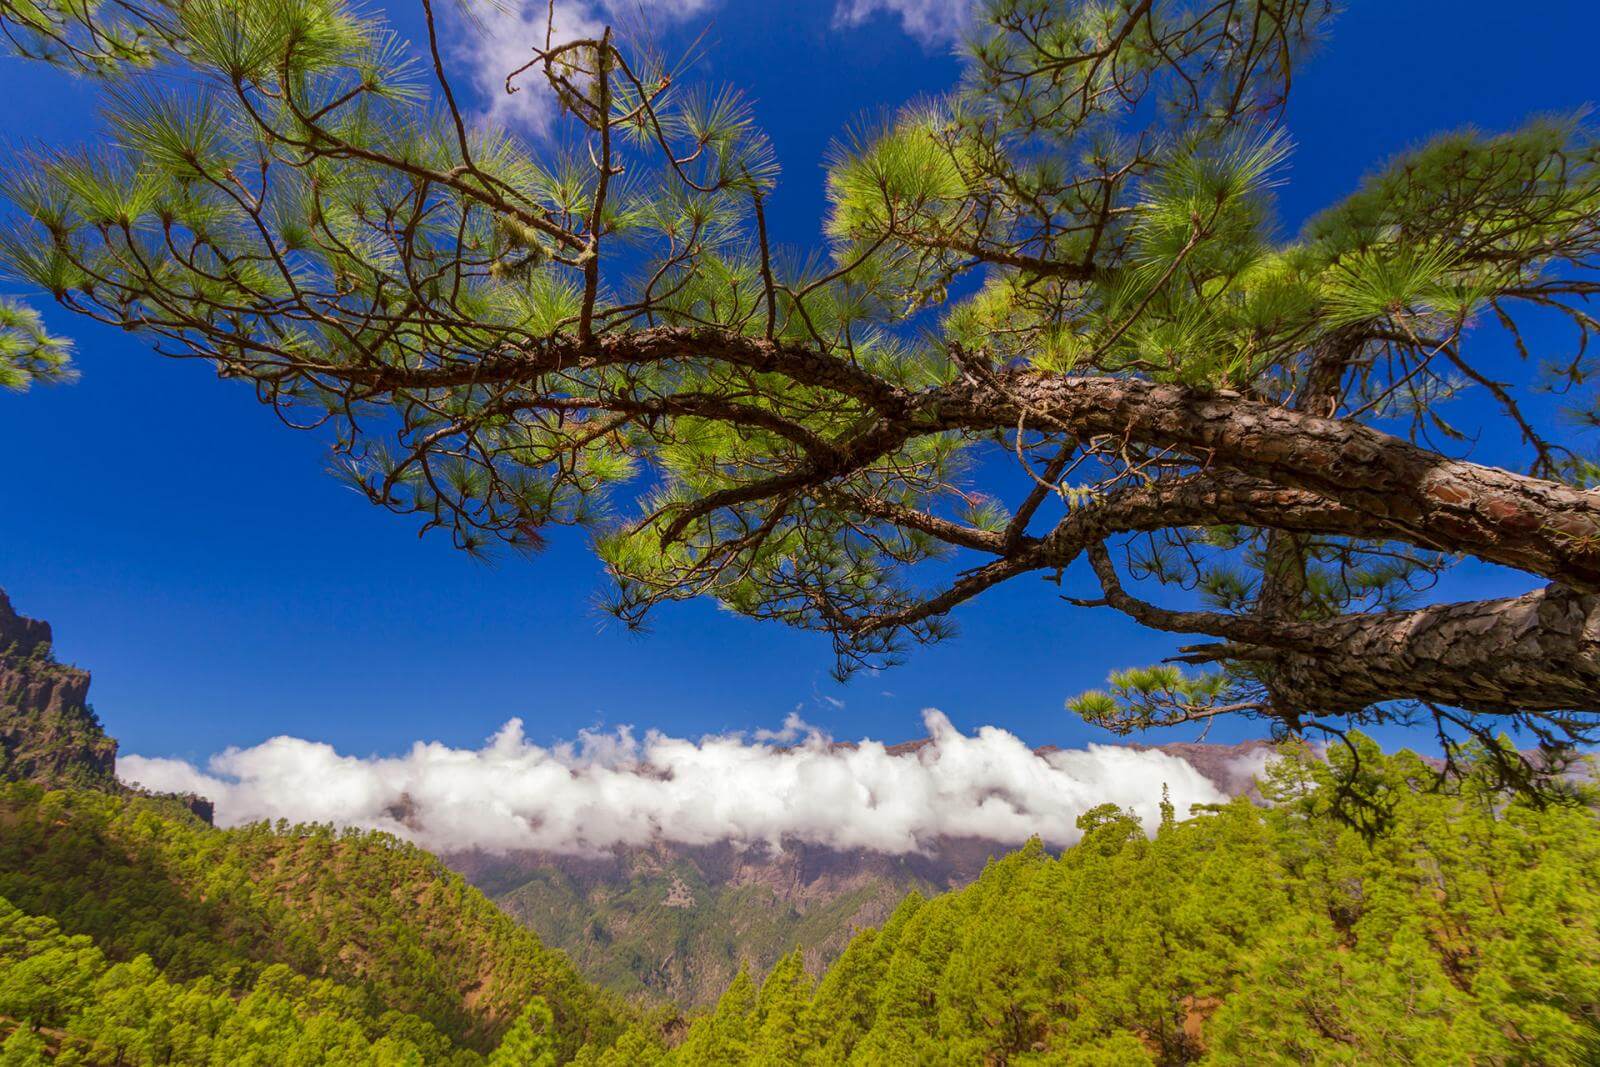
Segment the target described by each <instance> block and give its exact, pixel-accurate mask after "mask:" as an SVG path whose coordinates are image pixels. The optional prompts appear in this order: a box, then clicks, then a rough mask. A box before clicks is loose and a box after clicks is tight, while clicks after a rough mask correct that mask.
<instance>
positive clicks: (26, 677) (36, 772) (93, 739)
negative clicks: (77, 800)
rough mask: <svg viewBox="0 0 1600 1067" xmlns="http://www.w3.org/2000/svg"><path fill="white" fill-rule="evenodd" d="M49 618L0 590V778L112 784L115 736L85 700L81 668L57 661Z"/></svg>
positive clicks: (86, 693)
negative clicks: (28, 613)
mask: <svg viewBox="0 0 1600 1067" xmlns="http://www.w3.org/2000/svg"><path fill="white" fill-rule="evenodd" d="M50 639H51V633H50V624H49V623H47V622H44V621H43V620H40V619H29V618H25V617H24V616H22V615H19V614H17V612H16V610H15V609H13V608H12V606H11V600H10V598H8V597H7V596H6V594H5V593H4V592H3V591H0V778H9V779H16V780H21V781H27V782H37V783H39V784H41V785H48V786H53V787H63V786H76V787H80V788H108V787H116V786H117V777H116V766H117V743H116V741H114V740H112V739H111V738H109V737H107V736H106V733H105V730H103V729H102V728H101V726H100V720H99V719H98V718H97V717H96V716H95V713H94V711H93V710H92V709H91V708H90V707H89V704H88V696H89V672H87V671H82V670H79V669H78V668H76V667H70V666H68V665H67V664H64V663H58V662H57V661H56V658H55V655H54V654H53V653H52V651H51V647H50Z"/></svg>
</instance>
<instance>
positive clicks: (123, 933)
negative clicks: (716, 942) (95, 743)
mask: <svg viewBox="0 0 1600 1067" xmlns="http://www.w3.org/2000/svg"><path fill="white" fill-rule="evenodd" d="M0 825H3V826H4V833H3V834H0V897H5V898H6V899H7V900H8V901H9V902H10V905H12V906H14V907H15V908H17V909H20V912H21V913H25V914H26V915H29V916H34V917H37V918H38V919H39V920H40V921H45V922H48V923H49V924H50V925H51V927H52V929H54V928H57V927H58V928H59V930H60V931H61V932H62V934H63V936H65V937H68V938H69V939H70V938H72V937H77V938H78V939H79V940H78V941H74V942H72V945H73V947H72V948H71V949H70V953H74V954H76V955H75V956H73V957H72V958H71V959H69V958H68V957H66V956H62V955H60V954H59V953H58V954H55V955H51V956H48V957H47V958H45V959H44V961H43V962H40V961H38V960H34V961H33V962H29V960H32V959H33V957H34V956H35V955H36V954H34V953H28V954H26V957H27V958H26V959H25V958H24V957H23V956H18V957H16V958H12V957H11V956H7V957H6V959H7V961H8V962H7V964H6V967H7V969H8V976H7V977H0V988H8V989H9V988H11V987H12V986H15V985H16V984H17V983H19V982H20V983H21V984H22V985H23V986H27V987H31V988H35V989H43V990H44V991H45V992H44V993H42V994H40V995H43V996H46V1002H45V1003H41V1004H40V1005H37V1006H32V1007H30V1006H27V1005H19V1004H17V1003H14V1002H8V1003H12V1006H11V1007H10V1008H5V1009H0V1015H4V1016H6V1017H9V1018H11V1019H13V1020H17V1019H24V1018H25V1019H29V1020H31V1021H32V1022H33V1023H35V1024H36V1025H39V1026H67V1028H68V1029H69V1030H71V1028H72V1026H76V1025H78V1024H77V1023H74V1022H73V1020H75V1019H78V1018H79V1017H80V1016H81V1015H82V1014H83V1013H84V1012H85V1011H87V1010H89V1008H90V1007H92V1006H93V1005H94V1004H101V1003H102V1000H103V998H101V997H100V996H98V995H95V996H87V995H85V997H84V998H82V999H81V1000H79V999H74V998H75V996H76V994H74V993H73V992H72V991H73V990H74V989H77V990H87V989H90V988H91V987H94V983H96V982H99V981H101V980H102V978H103V977H104V976H103V974H102V973H101V972H102V971H104V972H106V973H111V972H110V971H108V970H107V968H108V967H112V966H113V965H114V966H117V967H121V966H124V965H126V966H133V965H135V964H137V965H138V966H139V967H142V968H145V969H147V971H148V973H149V974H150V975H154V976H157V977H159V978H160V981H161V982H164V983H167V985H168V986H170V987H171V989H172V990H175V991H176V992H173V994H172V995H173V996H178V995H179V994H180V993H183V991H185V990H199V991H200V992H199V993H196V994H195V995H196V996H200V995H202V994H203V996H204V997H211V998H216V997H222V998H224V999H230V998H231V999H238V998H241V997H242V998H244V999H243V1000H241V1001H240V1003H248V1002H250V998H251V997H253V996H255V995H256V994H257V993H259V992H260V991H261V990H263V988H266V989H268V990H269V991H270V990H276V989H278V987H279V986H282V985H283V983H285V982H287V983H290V984H291V985H293V983H297V982H302V981H309V980H313V979H316V980H326V981H328V982H332V983H336V984H337V986H338V989H339V990H341V991H342V992H339V994H338V995H339V996H340V997H342V998H344V1001H341V1003H344V1002H345V1001H348V1003H349V1005H353V1007H351V1008H350V1011H345V1015H346V1016H349V1017H350V1018H355V1015H352V1014H351V1012H355V1014H356V1015H360V1014H362V1013H365V1015H366V1016H370V1017H371V1019H372V1020H377V1021H379V1022H381V1021H382V1020H383V1019H385V1018H389V1017H390V1016H391V1015H393V1014H394V1013H396V1012H398V1013H400V1014H402V1015H404V1016H405V1018H406V1019H413V1020H415V1025H416V1026H418V1027H421V1028H422V1029H421V1030H420V1031H419V1033H423V1034H427V1033H432V1034H437V1035H439V1040H442V1041H444V1042H445V1043H446V1045H447V1046H448V1047H459V1048H463V1049H476V1050H480V1051H488V1050H489V1049H492V1048H493V1047H494V1045H495V1044H496V1042H497V1040H498V1039H499V1037H500V1036H501V1034H502V1033H503V1032H504V1031H505V1030H506V1029H507V1028H508V1027H511V1026H512V1024H513V1023H518V1024H519V1025H520V1022H519V1017H522V1020H521V1021H523V1022H525V1021H526V1017H525V1012H526V1011H527V1010H528V1004H529V1003H530V1001H531V1000H532V999H533V998H534V997H540V998H543V1001H542V1002H543V1003H544V1004H545V1005H547V1006H546V1008H545V1009H544V1010H545V1011H546V1013H547V1014H548V1015H549V1016H550V1019H551V1020H552V1022H551V1023H550V1024H548V1025H546V1026H544V1027H543V1028H542V1030H541V1033H543V1034H544V1036H545V1039H546V1040H548V1041H549V1042H550V1043H551V1044H552V1047H553V1048H554V1049H555V1050H556V1051H557V1053H558V1054H559V1055H560V1056H561V1057H562V1059H570V1058H571V1056H572V1054H573V1053H574V1052H575V1051H576V1049H577V1048H578V1046H580V1045H581V1044H583V1043H584V1042H585V1041H590V1042H593V1043H596V1044H598V1045H601V1046H604V1045H606V1044H608V1043H609V1039H610V1037H611V1036H613V1035H614V1034H615V1032H616V1030H617V1029H618V1028H619V1016H618V1013H617V1009H616V1007H615V1005H614V1003H613V1002H612V1001H611V1000H610V999H609V998H608V997H606V996H605V995H603V994H601V993H599V992H598V991H597V990H595V989H593V988H592V987H591V986H589V985H588V984H587V983H585V982H584V981H583V980H582V979H581V978H580V977H579V976H578V973H577V972H576V971H575V970H574V969H573V967H572V965H571V964H570V963H568V962H567V960H566V959H565V958H564V957H563V956H561V955H560V954H559V953H555V952H552V951H550V950H548V949H546V948H545V947H544V946H543V945H541V944H540V943H539V941H538V939H537V938H536V937H534V935H532V934H531V933H529V932H528V931H526V930H524V929H522V928H521V927H519V926H517V925H516V924H515V923H514V922H512V921H511V920H510V919H509V918H508V917H506V916H505V915H504V914H503V913H501V912H500V911H499V910H498V909H497V908H495V906H494V905H493V904H491V903H490V902H489V901H488V900H487V899H486V898H485V897H484V896H483V895H482V894H480V893H479V892H478V891H477V890H475V889H473V888H471V887H470V886H468V885H467V884H466V883H465V882H464V881H463V880H462V879H461V878H460V877H459V876H458V875H456V874H454V873H452V872H450V871H448V870H447V869H445V867H444V866H443V865H442V864H440V863H439V861H438V860H436V859H434V858H433V857H432V856H430V855H428V854H427V853H425V852H423V851H422V850H420V849H418V848H416V847H414V846H412V845H409V844H407V843H405V842H402V841H400V840H398V839H396V838H394V837H392V836H390V835H386V834H378V833H359V832H355V831H343V832H337V831H334V830H332V829H331V828H329V827H326V826H295V827H290V826H287V825H284V824H281V823H280V824H279V825H278V826H276V827H274V826H268V825H265V824H260V825H255V826H251V827H246V828H243V829H238V830H226V831H224V830H216V829H213V828H211V827H208V826H206V825H204V824H203V823H201V822H200V821H199V820H197V819H195V818H193V817H192V816H191V815H189V813H188V812H186V811H184V810H183V809H182V808H181V807H180V806H178V805H177V804H176V803H173V802H161V801H157V800H151V799H148V798H141V797H122V796H110V795H105V794H100V793H91V792H80V791H52V792H46V791H44V790H43V789H41V788H39V787H37V786H31V785H24V784H10V785H4V786H0ZM78 957H82V958H81V959H80V958H78ZM96 960H98V961H99V962H98V963H96V962H94V961H96ZM140 960H143V961H144V962H143V963H138V961H140ZM19 967H21V968H24V970H23V971H21V972H18V971H17V970H16V968H19ZM54 967H59V968H65V970H63V971H62V974H66V973H68V972H70V973H72V974H78V975H82V976H86V977H82V980H81V981H79V980H77V979H74V980H72V981H67V980H65V979H64V978H62V979H60V980H57V979H55V978H50V979H44V978H39V977H38V976H35V977H31V978H30V977H26V975H27V974H28V973H30V972H29V971H28V970H27V969H28V968H32V969H38V968H54ZM115 973H116V974H117V975H119V976H121V977H120V978H118V979H117V980H119V981H120V980H124V979H126V976H127V974H128V973H130V972H127V971H125V970H122V971H116V972H115ZM139 973H141V974H142V973H146V971H140V972H139ZM19 974H22V975H23V977H18V975H19ZM274 976H276V977H274ZM153 981H155V979H154V978H152V982H153ZM264 982H265V983H269V984H268V985H267V986H266V987H263V983H264ZM196 983H199V984H198V985H197V984H196ZM272 983H276V985H274V984H272ZM163 988H166V986H163ZM285 988H288V987H285ZM299 988H300V987H299V986H294V989H297V990H298V989H299ZM307 988H309V987H307ZM163 995H165V994H163ZM183 995H187V993H183ZM262 995H263V996H266V995H267V994H262ZM270 995H271V996H272V997H280V999H281V998H282V997H289V999H290V1000H293V999H294V998H295V997H299V996H300V995H301V994H300V993H298V992H295V993H293V994H292V996H291V994H289V993H280V992H272V993H271V994H270ZM306 995H310V994H306ZM330 995H331V994H330ZM276 1003H277V1002H276V1001H274V1002H273V1004H276ZM263 1010H265V1009H263ZM272 1010H273V1011H274V1012H279V1014H281V1015H282V1017H283V1019H284V1025H285V1026H288V1025H289V1022H288V1020H289V1018H290V1016H291V1015H293V1016H294V1017H295V1018H301V1016H299V1015H295V1014H294V1012H292V1011H289V1009H287V1008H283V1009H281V1010H280V1007H277V1006H274V1007H272ZM340 1010H341V1011H344V1009H340ZM343 1017H344V1016H341V1018H343ZM309 1018H310V1017H309V1016H306V1017H305V1019H302V1020H301V1021H302V1022H305V1021H306V1019H309ZM394 1021H395V1022H396V1025H399V1024H401V1023H404V1022H405V1020H404V1019H400V1018H399V1017H398V1016H395V1020H394ZM83 1025H89V1024H88V1023H83ZM306 1025H308V1026H309V1025H310V1023H309V1022H306ZM318 1025H319V1026H322V1025H328V1026H331V1025H332V1024H331V1023H319V1024H318ZM363 1025H365V1024H363ZM374 1025H376V1023H374ZM385 1025H386V1024H385ZM405 1025H406V1026H408V1027H410V1026H412V1025H413V1024H411V1023H406V1024H405ZM368 1029H369V1031H370V1030H371V1029H372V1028H371V1027H369V1028H368ZM380 1029H382V1028H380ZM73 1032H76V1031H73ZM97 1032H98V1031H97ZM376 1032H377V1031H373V1033H376ZM369 1036H371V1035H370V1034H369ZM380 1036H381V1035H380ZM341 1040H342V1039H341ZM408 1040H409V1039H408ZM413 1043H416V1042H415V1041H414V1042H413ZM423 1043H424V1044H426V1042H423ZM419 1047H420V1046H419ZM428 1059H429V1062H432V1058H431V1056H430V1057H429V1058H428ZM150 1062H164V1061H161V1060H159V1059H155V1060H151V1061H150ZM178 1062H190V1061H185V1060H180V1061H178ZM194 1062H208V1061H206V1060H204V1059H203V1058H202V1059H201V1060H199V1061H194ZM219 1062H228V1061H226V1060H224V1061H219ZM262 1062H269V1061H262ZM271 1062H286V1061H271ZM299 1062H321V1061H318V1060H316V1059H315V1058H313V1059H311V1060H305V1061H299ZM340 1062H343V1061H340ZM360 1062H367V1061H364V1060H363V1061H360ZM384 1062H388V1061H384ZM395 1062H403V1060H396V1061H395Z"/></svg>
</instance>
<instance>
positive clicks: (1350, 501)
mask: <svg viewBox="0 0 1600 1067" xmlns="http://www.w3.org/2000/svg"><path fill="white" fill-rule="evenodd" d="M933 418H934V419H935V421H936V422H937V424H938V425H940V426H943V427H947V428H951V429H955V428H964V429H1000V428H1006V427H1015V426H1016V425H1018V423H1019V422H1021V423H1024V424H1029V425H1032V426H1034V427H1036V428H1046V429H1056V430H1059V431H1061V432H1070V433H1076V434H1078V435H1079V436H1081V437H1085V438H1087V437H1093V436H1107V435H1109V436H1115V437H1118V438H1124V439H1126V440H1128V441H1130V442H1132V443H1134V444H1138V445H1142V446H1146V447H1153V448H1167V449H1174V450H1177V451H1180V452H1182V453H1184V454H1185V455H1187V456H1189V457H1190V458H1192V459H1193V460H1194V461H1195V462H1197V463H1200V464H1202V465H1204V466H1215V467H1217V468H1220V469H1225V470H1232V471H1237V472H1239V473H1242V474H1248V475H1251V476H1253V477H1258V478H1261V479H1264V480H1265V481H1268V482H1271V483H1273V484H1275V485H1279V486H1285V487H1292V488H1297V489H1306V490H1309V491H1311V492H1314V493H1317V494H1319V495H1321V496H1324V497H1326V498H1328V499H1329V500H1333V501H1336V502H1337V503H1339V504H1342V505H1344V506H1345V507H1347V508H1349V509H1351V510H1354V511H1357V512H1360V513H1362V514H1364V515H1367V516H1370V517H1371V518H1373V519H1376V520H1378V521H1379V522H1380V523H1381V524H1382V526H1383V527H1384V528H1385V529H1386V530H1388V531H1390V532H1391V536H1393V537H1394V539H1396V540H1401V541H1406V542H1408V543H1410V544H1413V545H1418V546H1420V547H1424V548H1432V549H1437V550H1439V551H1442V552H1450V553H1461V554H1467V555H1473V556H1477V557H1478V558H1480V559H1483V560H1486V561H1489V562H1491V563H1499V564H1503V565H1505V566H1509V567H1514V568H1516V569H1518V570H1522V571H1527V572H1529V573H1531V574H1537V575H1540V576H1541V577H1544V578H1547V579H1549V580H1551V581H1554V582H1560V583H1562V584H1565V585H1568V586H1570V587H1572V588H1574V589H1578V590H1581V591H1584V592H1597V591H1600V494H1596V493H1594V492H1588V491H1584V490H1580V489H1574V488H1572V487H1571V486H1567V485H1562V484H1560V483H1558V482H1551V481H1546V480H1544V479H1541V478H1531V477H1527V476H1525V475H1519V474H1514V473H1512V472H1510V471H1505V470H1501V469H1498V468H1494V467H1485V466H1480V465H1478V464H1476V463H1467V462H1464V461H1461V460H1453V459H1450V458H1448V457H1446V456H1442V455H1440V454H1438V453H1436V452H1430V451H1428V450H1426V449H1423V448H1418V447H1417V446H1416V445H1413V444H1411V443H1410V442H1409V441H1406V440H1403V439H1402V438H1399V437H1394V436H1392V435H1390V434H1386V433H1383V432H1382V431H1380V430H1374V429H1372V428H1371V427H1368V426H1364V425H1361V424H1360V423H1356V422H1351V421H1347V420H1342V419H1327V418H1320V417H1318V416H1314V415H1308V414H1305V413H1302V412H1296V411H1291V410H1288V409H1286V408H1282V407H1276V406H1273V405H1270V404H1265V403H1261V402H1260V401H1255V400H1251V399H1248V398H1246V397H1244V396H1242V395H1241V394H1239V393H1234V392H1227V391H1216V392H1204V391H1200V390H1196V389H1191V388H1187V387H1184V386H1180V385H1164V384H1152V383H1149V382H1144V381H1137V380H1132V379H1122V378H1101V377H1094V378H1071V377H1066V376H1062V375H1043V374H1036V373H1025V374H1014V375H1010V376H1007V377H1005V378H996V379H995V380H993V381H988V382H969V383H966V387H965V388H964V389H951V390H949V391H948V392H946V393H944V395H943V396H942V397H941V398H940V399H939V401H938V405H937V411H936V412H935V413H933Z"/></svg>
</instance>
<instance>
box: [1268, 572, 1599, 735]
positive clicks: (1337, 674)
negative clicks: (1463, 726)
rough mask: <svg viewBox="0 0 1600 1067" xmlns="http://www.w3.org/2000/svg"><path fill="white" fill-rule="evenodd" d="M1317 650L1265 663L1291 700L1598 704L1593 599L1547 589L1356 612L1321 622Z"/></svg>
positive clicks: (1587, 707) (1578, 707)
mask: <svg viewBox="0 0 1600 1067" xmlns="http://www.w3.org/2000/svg"><path fill="white" fill-rule="evenodd" d="M1317 629H1318V630H1320V631H1321V636H1320V643H1321V645H1322V647H1321V648H1320V649H1319V650H1318V651H1317V652H1314V653H1303V652H1283V653H1278V654H1275V655H1273V656H1271V658H1270V659H1269V660H1268V663H1269V664H1270V669H1271V672H1272V678H1273V683H1274V685H1275V686H1276V687H1278V688H1279V689H1280V690H1281V691H1282V692H1283V694H1284V695H1285V696H1287V697H1289V698H1291V699H1293V700H1294V701H1295V702H1296V703H1297V704H1298V705H1299V706H1301V707H1303V708H1307V709H1312V710H1317V711H1322V712H1325V713H1339V712H1352V711H1358V710H1360V709H1361V708H1364V707H1366V706H1368V705H1370V704H1374V703H1378V702H1380V701H1385V700H1410V699H1415V700H1426V701H1431V702H1433V703H1437V704H1447V705H1451V706H1454V707H1460V708H1470V709H1473V710H1480V711H1490V712H1494V711H1503V710H1505V707H1506V702H1507V694H1515V696H1516V703H1517V705H1518V706H1519V707H1521V708H1522V709H1523V710H1526V711H1561V710H1574V711H1595V710H1600V596H1596V595H1595V594H1592V593H1577V592H1574V591H1572V590H1570V589H1566V588H1563V587H1562V586H1549V587H1547V588H1544V589H1540V590H1537V591H1535V592H1532V593H1529V594H1527V595H1526V596H1520V597H1511V598H1507V599H1503V600H1479V601H1473V602H1470V603H1464V604H1442V605H1439V606H1436V607H1429V608H1422V609H1420V610H1417V611H1408V612H1389V613H1382V614H1372V615H1355V616H1349V617H1346V618H1341V619H1335V620H1333V621H1332V622H1329V623H1325V624H1319V625H1318V627H1317Z"/></svg>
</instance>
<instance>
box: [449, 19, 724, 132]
mask: <svg viewBox="0 0 1600 1067" xmlns="http://www.w3.org/2000/svg"><path fill="white" fill-rule="evenodd" d="M714 2H715V0H649V2H648V3H644V2H643V0H556V3H555V5H554V6H553V7H552V6H551V5H550V3H549V2H548V0H483V2H479V3H476V4H473V5H472V7H471V18H469V19H462V20H459V25H458V27H457V33H456V46H455V51H456V53H457V55H458V58H459V59H460V60H461V62H462V63H463V64H464V65H465V67H466V69H467V71H468V73H469V76H470V78H471V81H472V85H473V88H474V89H476V90H477V92H478V94H479V96H480V97H481V99H483V100H484V101H486V105H485V107H484V108H483V110H482V113H483V115H484V117H486V118H488V119H489V120H490V121H492V122H494V123H496V124H497V125H500V126H503V127H506V128H510V129H518V130H522V131H524V132H528V133H533V134H545V133H548V132H549V130H550V127H551V124H552V123H553V122H554V121H555V118H556V100H555V95H554V93H552V92H551V90H550V87H549V85H548V84H547V83H546V81H545V79H544V75H543V74H542V73H540V72H539V71H538V70H536V69H535V70H530V71H528V72H526V73H525V74H523V75H521V76H520V77H518V78H517V79H516V81H515V83H514V84H515V86H516V87H517V91H516V92H515V93H507V92H506V76H507V75H508V74H510V73H511V72H512V71H514V70H517V69H518V68H520V67H522V66H523V65H524V64H525V63H527V62H528V61H529V60H530V59H532V58H533V50H534V49H535V48H543V47H544V46H545V41H546V35H547V31H548V36H549V40H550V42H551V43H552V44H560V43H562V42H563V41H572V40H576V39H578V38H583V37H598V36H600V33H601V32H602V31H603V30H604V28H605V26H606V25H607V24H608V23H616V22H619V21H624V22H627V23H630V24H638V23H641V22H642V23H643V25H644V26H645V28H646V29H650V28H657V27H662V26H669V25H672V24H675V23H679V22H682V21H684V20H686V19H689V18H693V17H695V16H697V15H701V14H703V13H705V12H706V11H708V10H709V9H710V8H711V6H712V4H713V3H714Z"/></svg>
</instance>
